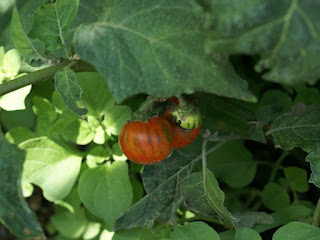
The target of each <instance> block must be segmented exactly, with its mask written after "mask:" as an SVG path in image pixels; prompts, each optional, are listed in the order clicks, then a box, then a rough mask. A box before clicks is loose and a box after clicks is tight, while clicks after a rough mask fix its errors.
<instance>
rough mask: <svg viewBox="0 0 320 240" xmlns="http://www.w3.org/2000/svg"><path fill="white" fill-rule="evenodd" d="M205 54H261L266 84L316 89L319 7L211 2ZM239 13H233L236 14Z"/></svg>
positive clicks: (260, 68) (248, 1) (259, 67)
mask: <svg viewBox="0 0 320 240" xmlns="http://www.w3.org/2000/svg"><path fill="white" fill-rule="evenodd" d="M208 5H210V9H209V10H208V9H207V11H209V12H210V19H211V21H210V22H209V23H208V24H207V25H209V26H212V28H211V29H212V33H211V37H210V39H209V40H208V43H207V46H206V48H207V51H208V52H210V53H211V52H214V53H221V52H222V53H228V54H238V53H242V54H243V53H244V54H251V55H256V54H259V55H260V56H261V58H260V61H259V62H258V63H257V65H256V67H255V69H256V70H257V71H258V72H263V71H265V70H269V69H270V71H268V72H266V73H264V75H263V77H264V78H265V79H267V80H270V81H274V82H279V83H284V84H295V83H299V82H307V83H309V84H314V83H315V82H316V80H318V79H319V77H320V65H319V51H320V50H319V49H320V43H319V34H320V30H319V28H318V25H319V23H320V22H319V21H320V20H319V17H318V16H319V15H318V12H319V10H320V4H319V2H314V1H298V0H293V1H281V2H279V1H267V2H266V1H263V0H259V1H252V0H246V1H238V0H231V1H228V2H221V1H218V0H210V1H209V4H208ZM235 9H237V11H235Z"/></svg>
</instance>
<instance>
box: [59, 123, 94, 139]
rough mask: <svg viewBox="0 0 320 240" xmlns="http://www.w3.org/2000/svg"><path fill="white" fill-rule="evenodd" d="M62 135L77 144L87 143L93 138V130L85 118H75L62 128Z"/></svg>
mask: <svg viewBox="0 0 320 240" xmlns="http://www.w3.org/2000/svg"><path fill="white" fill-rule="evenodd" d="M62 136H63V137H65V138H66V139H68V140H70V141H72V142H74V143H76V144H78V145H87V144H89V143H90V142H91V141H92V140H93V138H94V132H93V130H92V129H91V127H90V126H89V124H88V123H87V122H86V121H85V120H82V119H77V120H75V121H73V122H71V123H69V124H68V125H67V126H66V127H65V128H64V129H63V131H62Z"/></svg>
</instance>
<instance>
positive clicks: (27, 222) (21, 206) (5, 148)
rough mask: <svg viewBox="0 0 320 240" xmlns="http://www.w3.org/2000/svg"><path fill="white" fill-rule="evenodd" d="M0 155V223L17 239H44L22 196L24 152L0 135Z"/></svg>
mask: <svg viewBox="0 0 320 240" xmlns="http://www.w3.org/2000/svg"><path fill="white" fill-rule="evenodd" d="M0 154H1V155H0V222H1V223H2V224H3V225H5V226H6V227H7V228H8V229H9V230H10V231H11V232H12V233H13V234H15V235H16V236H17V237H19V238H22V239H31V238H40V239H44V236H43V232H42V229H41V226H40V224H39V222H38V221H37V219H36V217H35V215H34V213H33V212H32V211H31V210H30V209H29V207H28V204H27V203H26V201H25V199H24V198H23V196H22V191H21V185H20V182H21V173H22V166H23V162H24V158H25V154H24V152H23V151H21V150H19V149H18V148H17V147H16V146H14V145H12V144H9V143H8V142H7V141H6V140H5V138H4V137H3V135H2V134H0Z"/></svg>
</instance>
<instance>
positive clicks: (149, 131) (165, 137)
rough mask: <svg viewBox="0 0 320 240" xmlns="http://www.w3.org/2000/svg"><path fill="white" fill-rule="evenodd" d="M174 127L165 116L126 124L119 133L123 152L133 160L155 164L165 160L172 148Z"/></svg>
mask: <svg viewBox="0 0 320 240" xmlns="http://www.w3.org/2000/svg"><path fill="white" fill-rule="evenodd" d="M172 139H173V127H172V125H171V123H170V122H169V121H168V120H166V119H165V118H163V117H156V118H150V119H148V121H147V122H141V121H133V122H129V123H127V124H125V125H124V127H123V128H122V130H121V132H120V135H119V145H120V148H121V150H122V152H123V153H124V154H125V155H126V156H127V158H128V159H130V160H131V161H132V162H135V163H138V164H153V163H158V162H160V161H162V160H164V159H165V158H166V157H167V156H168V155H169V154H170V153H171V150H172Z"/></svg>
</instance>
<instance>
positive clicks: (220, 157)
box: [208, 142, 257, 188]
mask: <svg viewBox="0 0 320 240" xmlns="http://www.w3.org/2000/svg"><path fill="white" fill-rule="evenodd" d="M208 168H209V169H210V170H211V171H212V172H213V174H214V175H215V177H217V178H218V179H221V180H222V181H224V182H225V183H227V184H228V185H229V186H230V187H233V188H240V187H244V186H246V185H248V184H249V183H250V182H251V181H252V180H253V178H254V176H255V174H256V169H257V165H256V163H255V162H254V161H253V158H252V154H251V153H250V152H249V151H248V150H247V149H246V148H245V146H244V145H243V144H242V143H240V142H230V143H226V144H224V145H223V146H222V147H221V148H219V149H217V150H216V151H214V152H213V153H211V154H210V155H209V156H208ZM235 169H237V171H235Z"/></svg>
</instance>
